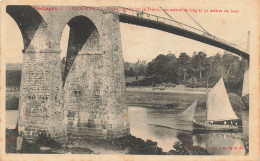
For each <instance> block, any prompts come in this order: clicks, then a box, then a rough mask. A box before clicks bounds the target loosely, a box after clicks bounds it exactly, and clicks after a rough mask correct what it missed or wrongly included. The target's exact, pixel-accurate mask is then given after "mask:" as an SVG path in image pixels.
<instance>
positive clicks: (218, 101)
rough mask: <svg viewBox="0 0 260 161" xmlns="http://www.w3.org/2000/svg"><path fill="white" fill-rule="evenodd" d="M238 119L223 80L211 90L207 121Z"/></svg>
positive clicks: (208, 100) (208, 99)
mask: <svg viewBox="0 0 260 161" xmlns="http://www.w3.org/2000/svg"><path fill="white" fill-rule="evenodd" d="M233 119H238V117H237V116H236V114H235V112H234V110H233V108H232V106H231V104H230V101H229V98H228V95H227V91H226V88H225V85H224V81H223V78H221V79H220V80H219V81H218V82H217V84H216V85H215V86H214V87H213V88H212V89H211V90H210V92H209V93H208V98H207V120H208V121H222V120H233Z"/></svg>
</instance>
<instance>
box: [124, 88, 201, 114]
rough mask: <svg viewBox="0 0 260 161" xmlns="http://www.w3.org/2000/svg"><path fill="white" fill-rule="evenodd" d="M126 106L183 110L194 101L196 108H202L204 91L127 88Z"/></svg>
mask: <svg viewBox="0 0 260 161" xmlns="http://www.w3.org/2000/svg"><path fill="white" fill-rule="evenodd" d="M126 94H127V96H126V97H127V99H126V100H127V105H128V106H142V107H148V108H166V109H168V108H175V109H178V108H180V109H185V108H186V107H188V106H189V105H191V104H192V103H193V102H194V101H195V100H196V99H197V100H198V107H204V106H205V101H206V97H205V95H206V91H205V89H200V90H195V89H193V90H190V89H174V88H169V89H168V88H167V89H165V90H158V89H156V90H153V89H152V88H145V87H141V88H127V89H126Z"/></svg>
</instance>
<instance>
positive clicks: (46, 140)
mask: <svg viewBox="0 0 260 161" xmlns="http://www.w3.org/2000/svg"><path fill="white" fill-rule="evenodd" d="M36 144H38V145H42V146H46V147H50V148H54V149H58V148H60V147H61V146H62V144H61V143H59V142H57V141H55V140H53V139H52V138H51V137H50V136H48V135H47V134H46V132H45V131H42V132H39V135H38V138H37V140H36Z"/></svg>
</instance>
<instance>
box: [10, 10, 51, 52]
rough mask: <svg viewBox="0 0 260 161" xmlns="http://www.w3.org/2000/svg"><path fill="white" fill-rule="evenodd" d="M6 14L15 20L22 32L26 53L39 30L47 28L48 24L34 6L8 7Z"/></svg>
mask: <svg viewBox="0 0 260 161" xmlns="http://www.w3.org/2000/svg"><path fill="white" fill-rule="evenodd" d="M6 12H7V13H8V14H9V15H10V16H11V17H12V18H13V19H14V21H15V22H16V23H17V25H18V27H19V29H20V31H21V34H22V37H23V43H24V49H23V51H25V50H26V49H27V48H28V47H29V45H30V44H31V41H32V39H33V37H34V35H35V34H36V31H37V30H38V28H40V27H42V28H44V27H46V23H45V21H44V19H43V17H42V16H41V15H40V13H39V12H38V11H37V10H35V9H34V8H33V7H32V6H27V5H24V6H17V5H8V6H7V7H6Z"/></svg>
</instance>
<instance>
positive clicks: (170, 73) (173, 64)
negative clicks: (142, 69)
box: [146, 54, 177, 83]
mask: <svg viewBox="0 0 260 161" xmlns="http://www.w3.org/2000/svg"><path fill="white" fill-rule="evenodd" d="M176 68H177V58H176V56H175V55H174V54H168V55H166V56H165V55H163V54H160V55H158V56H157V57H156V58H155V59H153V60H152V62H149V63H148V66H147V68H146V76H147V77H153V79H154V82H156V83H166V82H173V83H176V81H177V73H176Z"/></svg>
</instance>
